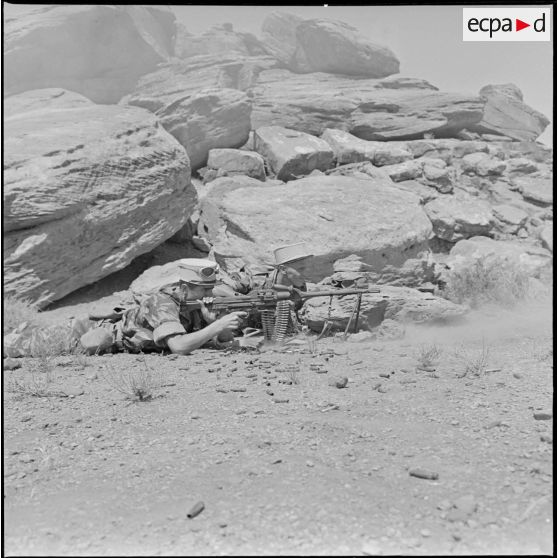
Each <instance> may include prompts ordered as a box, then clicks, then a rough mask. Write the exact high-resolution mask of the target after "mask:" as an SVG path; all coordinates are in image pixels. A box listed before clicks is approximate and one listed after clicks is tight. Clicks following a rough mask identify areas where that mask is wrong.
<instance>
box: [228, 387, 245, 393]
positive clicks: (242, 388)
mask: <svg viewBox="0 0 558 558" xmlns="http://www.w3.org/2000/svg"><path fill="white" fill-rule="evenodd" d="M231 391H235V392H239V393H243V392H245V391H246V388H245V387H238V388H231Z"/></svg>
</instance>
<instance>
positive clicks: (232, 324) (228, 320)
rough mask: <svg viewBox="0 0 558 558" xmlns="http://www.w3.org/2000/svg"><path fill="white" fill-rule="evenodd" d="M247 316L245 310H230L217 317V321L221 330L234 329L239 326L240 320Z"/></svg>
mask: <svg viewBox="0 0 558 558" xmlns="http://www.w3.org/2000/svg"><path fill="white" fill-rule="evenodd" d="M247 316H248V313H247V312H231V313H230V314H227V315H226V316H223V317H222V318H219V319H218V320H217V322H218V323H219V325H220V326H221V331H222V332H224V331H236V330H237V329H239V328H240V325H241V324H242V321H243V320H244V319H245V318H246V317H247Z"/></svg>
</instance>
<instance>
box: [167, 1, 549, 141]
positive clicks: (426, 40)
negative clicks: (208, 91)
mask: <svg viewBox="0 0 558 558" xmlns="http://www.w3.org/2000/svg"><path fill="white" fill-rule="evenodd" d="M526 6H528V4H526ZM171 8H172V10H173V11H174V12H175V14H176V16H177V19H178V20H179V21H180V22H181V23H183V24H184V25H185V26H186V28H187V29H188V31H190V32H191V33H194V34H198V33H203V32H204V31H205V30H206V29H208V28H209V27H211V26H212V25H214V24H216V23H224V22H230V23H232V24H233V26H234V29H235V30H237V31H249V32H251V33H254V34H255V35H256V36H258V37H260V35H261V25H262V22H263V20H264V19H265V17H266V15H267V14H269V13H271V12H272V11H284V12H289V13H292V14H295V15H298V16H301V17H303V18H326V19H335V20H340V21H345V22H346V23H349V24H350V25H352V26H353V27H356V28H357V29H358V30H359V31H360V32H361V33H363V34H364V35H365V36H366V37H368V38H369V39H370V40H371V41H373V42H376V43H379V44H382V45H384V46H387V47H389V48H390V49H391V50H392V51H393V52H394V53H395V55H396V56H397V57H398V58H399V61H400V63H401V66H400V72H401V75H404V76H409V77H418V78H423V79H427V80H428V81H430V82H431V83H432V84H434V85H436V86H437V87H439V88H440V90H442V91H454V92H461V93H473V94H476V93H478V91H479V89H480V88H481V87H483V86H484V85H486V84H488V83H510V82H511V83H515V84H516V85H517V86H518V87H519V88H520V89H521V91H523V99H524V101H525V102H526V103H527V104H528V105H530V106H531V107H533V108H535V109H537V110H539V111H540V112H542V113H543V114H545V115H546V116H547V117H548V118H549V119H551V118H552V106H553V98H552V79H553V75H552V46H553V45H552V42H517V43H513V42H493V43H487V42H482V43H480V42H479V43H473V42H463V40H462V7H461V6H459V5H453V6H337V7H336V6H329V7H323V6H281V5H275V6H203V5H192V6H171ZM551 33H552V30H551ZM539 139H540V140H541V141H544V142H545V143H547V144H549V145H550V144H551V143H552V124H550V125H549V126H548V128H547V129H546V131H545V132H544V134H543V135H542V136H541V137H540V138H539Z"/></svg>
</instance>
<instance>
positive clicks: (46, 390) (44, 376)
mask: <svg viewBox="0 0 558 558" xmlns="http://www.w3.org/2000/svg"><path fill="white" fill-rule="evenodd" d="M53 371H54V362H53V358H52V357H51V356H48V355H43V356H41V357H39V358H37V359H36V360H35V362H33V363H31V365H30V369H29V371H28V372H23V371H22V372H19V371H18V372H17V373H16V374H13V373H12V374H11V376H10V377H9V378H8V379H7V381H6V391H9V392H12V393H17V394H20V395H30V396H32V397H51V396H53V395H55V394H54V392H53V391H52V389H51V387H52V382H53Z"/></svg>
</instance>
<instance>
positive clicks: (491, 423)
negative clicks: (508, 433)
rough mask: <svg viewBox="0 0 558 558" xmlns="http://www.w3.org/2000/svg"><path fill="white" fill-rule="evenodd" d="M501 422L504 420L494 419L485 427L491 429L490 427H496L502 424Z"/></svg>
mask: <svg viewBox="0 0 558 558" xmlns="http://www.w3.org/2000/svg"><path fill="white" fill-rule="evenodd" d="M501 424H502V421H501V420H493V421H491V422H489V423H488V424H487V425H486V426H485V428H486V429H487V430H489V429H490V428H494V427H496V426H500V425H501Z"/></svg>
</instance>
